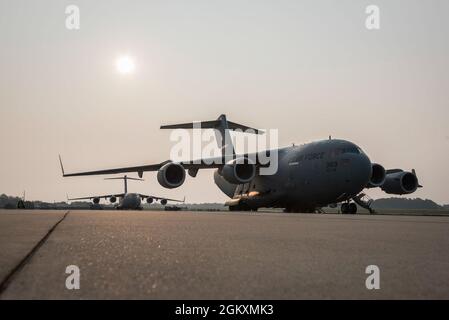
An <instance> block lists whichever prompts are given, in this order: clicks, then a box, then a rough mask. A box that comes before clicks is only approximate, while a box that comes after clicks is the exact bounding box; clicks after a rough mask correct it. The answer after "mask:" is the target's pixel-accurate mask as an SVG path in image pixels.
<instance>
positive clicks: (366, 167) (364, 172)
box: [355, 153, 372, 188]
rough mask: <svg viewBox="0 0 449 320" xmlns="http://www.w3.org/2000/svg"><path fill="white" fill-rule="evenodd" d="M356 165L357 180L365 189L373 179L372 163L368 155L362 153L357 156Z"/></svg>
mask: <svg viewBox="0 0 449 320" xmlns="http://www.w3.org/2000/svg"><path fill="white" fill-rule="evenodd" d="M356 163H357V165H356V167H357V169H356V170H355V171H356V174H357V176H358V179H357V180H358V181H359V183H360V185H361V186H362V187H363V188H364V187H365V186H366V185H367V184H368V181H369V179H370V177H371V170H372V169H371V161H370V159H369V158H368V156H367V155H366V154H364V153H361V154H358V155H357V161H356Z"/></svg>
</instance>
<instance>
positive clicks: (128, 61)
mask: <svg viewBox="0 0 449 320" xmlns="http://www.w3.org/2000/svg"><path fill="white" fill-rule="evenodd" d="M115 65H116V67H117V71H118V72H119V73H121V74H129V73H133V72H134V70H135V68H136V65H135V63H134V60H133V59H132V58H131V57H130V56H121V57H119V58H118V59H117V61H116V62H115Z"/></svg>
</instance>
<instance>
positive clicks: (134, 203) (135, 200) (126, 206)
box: [61, 162, 185, 210]
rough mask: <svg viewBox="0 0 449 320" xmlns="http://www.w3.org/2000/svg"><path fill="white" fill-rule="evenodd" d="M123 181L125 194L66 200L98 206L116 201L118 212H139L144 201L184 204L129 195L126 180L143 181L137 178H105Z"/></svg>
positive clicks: (140, 195) (167, 199)
mask: <svg viewBox="0 0 449 320" xmlns="http://www.w3.org/2000/svg"><path fill="white" fill-rule="evenodd" d="M61 169H62V172H63V174H64V168H63V166H62V162H61ZM117 179H119V180H123V181H124V187H125V190H124V191H125V192H124V193H116V194H106V195H102V196H90V197H81V198H71V199H67V200H69V201H73V200H92V202H93V203H94V204H99V203H100V199H101V198H105V199H109V202H111V203H115V202H116V201H117V199H118V201H119V202H118V205H117V207H116V208H117V209H118V210H141V209H142V206H141V200H144V199H146V201H147V203H153V201H154V200H160V202H161V204H162V205H164V206H165V205H166V204H167V201H174V202H184V201H185V198H184V200H176V199H169V198H161V197H156V196H149V195H145V194H140V193H129V192H128V180H137V181H144V180H143V179H137V178H130V177H128V176H126V175H125V176H123V177H117V178H106V179H105V180H117Z"/></svg>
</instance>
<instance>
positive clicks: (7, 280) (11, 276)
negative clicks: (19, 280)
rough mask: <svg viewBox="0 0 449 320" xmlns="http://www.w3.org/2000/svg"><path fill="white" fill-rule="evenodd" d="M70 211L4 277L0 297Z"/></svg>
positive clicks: (0, 286) (0, 284)
mask: <svg viewBox="0 0 449 320" xmlns="http://www.w3.org/2000/svg"><path fill="white" fill-rule="evenodd" d="M69 212H70V210H67V211H66V212H65V213H64V216H63V217H62V218H61V219H59V220H58V222H56V223H55V224H54V225H53V227H51V228H50V229H49V230H48V231H47V233H46V234H45V235H44V236H43V237H42V239H41V240H39V242H38V243H37V244H36V245H35V246H34V247H33V248H32V249H31V250H30V252H28V254H27V255H26V256H25V257H24V258H23V259H22V260H21V261H20V262H19V263H18V264H17V265H16V266H15V267H14V268H13V269H12V270H11V271H10V272H9V273H8V274H7V275H6V277H5V278H4V279H3V280H2V281H1V283H0V297H1V295H2V294H3V293H4V292H5V291H6V289H7V288H8V286H9V284H10V283H11V281H12V280H13V279H14V277H15V275H16V274H18V273H19V272H20V271H21V270H22V269H23V267H25V265H26V264H27V263H28V262H29V261H30V260H31V258H32V257H33V256H34V255H35V254H36V252H37V251H38V250H39V248H40V247H42V245H44V243H45V242H46V241H47V239H48V238H49V237H50V235H51V234H52V233H53V231H55V229H56V227H57V226H58V225H59V224H60V223H61V222H62V221H63V220H64V219H65V218H66V217H67V215H68V214H69Z"/></svg>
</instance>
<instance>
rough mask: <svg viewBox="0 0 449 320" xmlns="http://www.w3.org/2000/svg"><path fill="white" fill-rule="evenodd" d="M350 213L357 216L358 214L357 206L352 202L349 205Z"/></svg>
mask: <svg viewBox="0 0 449 320" xmlns="http://www.w3.org/2000/svg"><path fill="white" fill-rule="evenodd" d="M348 209H349V213H350V214H356V213H357V205H356V204H355V203H354V202H351V203H350V204H349V205H348Z"/></svg>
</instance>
